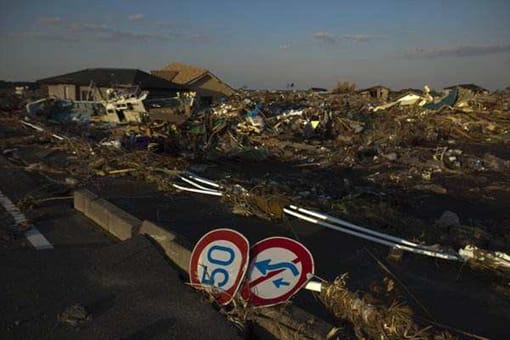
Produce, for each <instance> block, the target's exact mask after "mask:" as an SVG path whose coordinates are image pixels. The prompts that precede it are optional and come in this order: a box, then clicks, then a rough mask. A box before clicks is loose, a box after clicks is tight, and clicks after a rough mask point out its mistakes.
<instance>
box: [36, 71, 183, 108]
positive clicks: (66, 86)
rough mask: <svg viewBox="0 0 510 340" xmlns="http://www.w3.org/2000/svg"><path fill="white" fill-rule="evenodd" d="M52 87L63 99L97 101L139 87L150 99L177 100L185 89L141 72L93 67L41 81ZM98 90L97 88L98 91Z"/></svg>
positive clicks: (52, 91) (40, 82)
mask: <svg viewBox="0 0 510 340" xmlns="http://www.w3.org/2000/svg"><path fill="white" fill-rule="evenodd" d="M37 82H38V83H39V84H42V85H45V86H47V87H48V95H49V96H54V97H57V98H61V99H71V100H93V99H94V100H97V99H100V98H93V97H97V96H99V97H102V98H106V90H107V89H109V88H120V87H130V86H139V87H140V89H141V90H147V91H149V97H152V98H158V97H173V96H175V95H176V94H177V92H178V91H182V90H183V89H184V88H183V86H181V85H178V84H175V83H173V82H171V81H168V80H165V79H161V78H159V77H156V76H153V75H151V74H149V73H147V72H144V71H141V70H137V69H123V68H89V69H85V70H81V71H77V72H72V73H66V74H62V75H59V76H55V77H50V78H45V79H41V80H38V81H37ZM94 88H95V89H94Z"/></svg>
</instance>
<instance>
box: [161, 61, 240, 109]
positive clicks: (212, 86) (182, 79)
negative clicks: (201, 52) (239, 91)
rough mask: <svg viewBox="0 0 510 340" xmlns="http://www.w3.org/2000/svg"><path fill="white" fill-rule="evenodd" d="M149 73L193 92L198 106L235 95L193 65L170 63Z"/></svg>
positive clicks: (229, 88)
mask: <svg viewBox="0 0 510 340" xmlns="http://www.w3.org/2000/svg"><path fill="white" fill-rule="evenodd" d="M151 73H152V74H153V75H155V76H158V77H161V78H163V79H166V80H168V81H172V82H174V83H176V84H179V85H182V86H185V87H186V88H188V89H189V90H191V91H195V92H196V93H197V98H198V101H199V105H200V106H209V105H211V104H213V103H215V102H218V101H219V100H220V99H221V98H224V97H229V96H231V95H233V94H234V93H235V90H234V89H233V88H232V87H230V86H229V85H228V84H227V83H225V82H224V81H222V80H221V79H220V78H218V77H217V76H216V75H214V74H213V73H212V72H210V71H208V70H206V69H203V68H200V67H197V66H193V65H186V64H181V63H172V64H169V65H167V66H166V67H164V68H163V69H161V70H157V71H152V72H151Z"/></svg>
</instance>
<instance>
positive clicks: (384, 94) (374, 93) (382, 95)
mask: <svg viewBox="0 0 510 340" xmlns="http://www.w3.org/2000/svg"><path fill="white" fill-rule="evenodd" d="M390 92H391V90H390V89H389V88H387V87H386V86H381V85H377V86H372V87H369V88H367V89H364V90H359V91H358V93H359V94H360V95H362V96H364V97H366V98H374V99H377V100H381V101H387V100H388V96H389V94H390Z"/></svg>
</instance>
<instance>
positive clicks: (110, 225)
mask: <svg viewBox="0 0 510 340" xmlns="http://www.w3.org/2000/svg"><path fill="white" fill-rule="evenodd" d="M73 196H74V208H75V209H76V210H78V211H80V212H82V213H83V214H84V215H85V216H87V217H88V218H90V219H91V220H92V221H94V222H96V224H98V225H99V226H101V228H103V229H104V230H106V231H107V232H109V233H110V234H112V235H113V236H115V237H117V238H118V239H120V240H122V241H124V240H127V239H129V238H131V237H132V236H133V235H136V233H137V231H138V230H139V229H140V227H141V225H142V221H141V220H139V219H138V218H136V217H134V216H133V215H130V214H128V213H127V212H125V211H124V210H122V209H120V208H118V207H117V206H115V205H113V204H111V203H110V202H108V201H106V200H104V199H102V198H99V197H98V196H97V195H96V194H94V193H92V192H90V191H88V190H84V189H82V190H77V191H75V192H74V195H73Z"/></svg>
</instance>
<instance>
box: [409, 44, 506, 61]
mask: <svg viewBox="0 0 510 340" xmlns="http://www.w3.org/2000/svg"><path fill="white" fill-rule="evenodd" d="M504 52H510V44H494V45H459V46H451V47H434V48H416V49H415V50H412V51H408V52H407V53H405V56H406V57H408V58H428V59H433V58H441V57H473V56H482V55H488V54H496V53H504Z"/></svg>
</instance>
